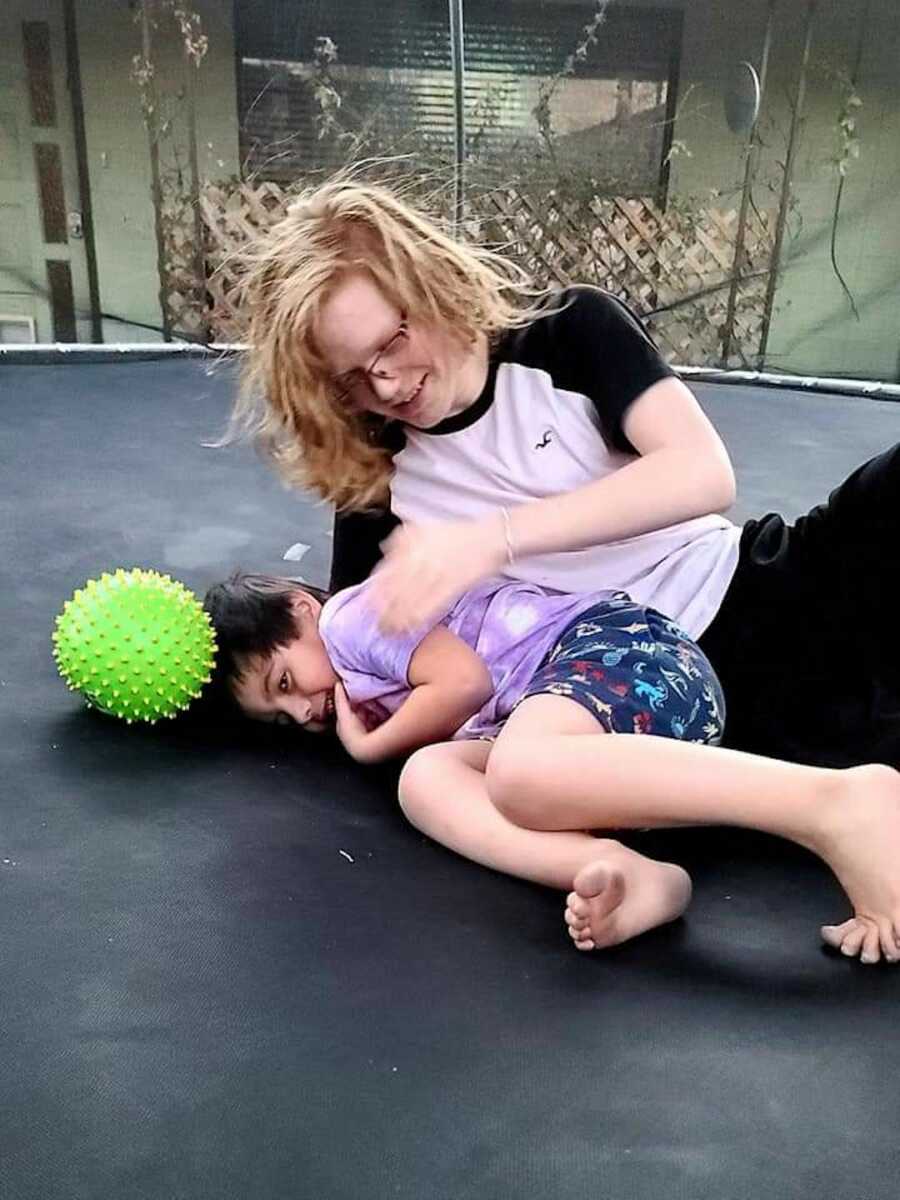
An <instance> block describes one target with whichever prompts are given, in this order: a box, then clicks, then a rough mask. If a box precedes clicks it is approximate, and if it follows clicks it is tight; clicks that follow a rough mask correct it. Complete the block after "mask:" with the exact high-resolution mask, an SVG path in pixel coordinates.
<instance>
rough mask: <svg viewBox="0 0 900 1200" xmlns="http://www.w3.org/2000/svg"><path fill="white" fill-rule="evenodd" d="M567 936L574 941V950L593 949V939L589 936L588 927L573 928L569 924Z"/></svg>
mask: <svg viewBox="0 0 900 1200" xmlns="http://www.w3.org/2000/svg"><path fill="white" fill-rule="evenodd" d="M569 937H570V938H571V939H572V941H573V942H574V943H575V949H576V950H593V949H594V946H595V942H594V939H593V938H592V937H591V931H590V930H589V929H575V928H574V927H573V926H571V925H570V926H569Z"/></svg>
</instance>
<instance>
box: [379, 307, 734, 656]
mask: <svg viewBox="0 0 900 1200" xmlns="http://www.w3.org/2000/svg"><path fill="white" fill-rule="evenodd" d="M548 309H549V310H550V312H549V315H547V316H546V317H540V318H538V319H537V320H535V321H533V322H532V323H531V324H530V325H528V326H526V327H525V328H522V329H515V330H512V331H510V332H509V333H508V334H506V335H505V336H504V337H503V339H502V341H501V342H500V343H499V345H498V346H497V348H496V350H495V351H494V352H493V353H492V355H491V361H490V368H489V373H488V379H487V382H486V384H485V387H484V390H483V392H482V394H481V396H480V397H479V398H478V400H477V401H476V402H475V403H474V404H473V405H471V406H470V407H469V408H467V409H466V410H465V411H464V412H462V413H460V414H458V415H457V416H455V417H450V418H448V419H447V420H446V421H443V422H442V423H441V424H440V425H438V426H435V427H434V428H433V429H429V430H419V429H413V428H410V427H407V428H406V430H405V446H404V448H403V449H402V450H400V451H399V453H398V454H397V455H396V456H395V459H394V463H395V468H396V471H395V475H394V478H393V480H392V483H391V508H392V510H393V512H394V514H395V515H396V516H397V517H398V518H399V519H400V520H401V521H404V522H412V523H415V524H423V523H425V522H430V521H452V520H465V519H468V518H477V517H480V516H484V515H487V514H488V513H490V512H492V511H493V512H495V511H496V510H497V508H498V507H500V506H501V505H505V506H507V507H509V508H514V507H516V506H517V505H520V504H525V503H528V502H529V501H532V500H541V499H544V498H546V497H548V496H556V495H560V494H562V493H565V492H570V491H573V490H574V489H576V488H579V487H582V486H584V485H585V484H588V483H592V482H593V481H595V480H597V479H602V478H604V477H605V476H607V475H610V474H612V473H613V472H614V471H617V470H618V469H619V468H620V467H623V466H625V465H626V464H627V463H629V462H631V461H633V460H634V458H635V457H636V452H635V450H634V447H633V446H631V444H630V443H629V441H628V439H627V437H626V436H625V431H624V429H623V421H624V417H625V414H626V412H627V411H628V408H629V406H630V405H631V404H632V403H633V402H634V400H636V399H637V397H638V396H640V395H641V394H642V393H643V392H645V391H646V390H647V389H648V388H649V387H651V386H652V385H653V384H654V383H657V382H659V381H660V380H661V379H666V378H668V377H672V376H675V372H674V371H673V370H672V369H671V368H670V367H669V366H668V365H667V364H666V362H665V361H664V360H663V358H662V357H661V355H660V354H659V351H658V350H657V349H656V347H655V346H654V344H653V342H652V341H651V339H650V337H649V336H648V334H647V333H646V331H645V330H644V328H643V326H642V325H641V323H640V321H639V320H638V319H637V318H636V317H635V316H634V315H633V314H632V313H631V312H630V311H629V309H628V308H627V307H626V306H625V305H624V304H622V303H621V301H619V300H617V299H616V298H615V297H614V296H611V295H610V294H609V293H607V292H604V291H602V290H600V289H599V288H593V287H586V286H577V287H571V288H567V289H565V290H564V291H562V292H559V293H557V294H555V295H554V296H552V297H550V299H549V301H548ZM740 534H741V531H740V529H739V528H738V527H737V526H735V525H734V524H733V523H732V522H731V521H728V520H726V518H725V517H722V516H718V515H712V516H706V517H697V518H695V519H693V520H690V521H682V522H679V523H678V524H676V525H670V526H667V527H666V528H664V529H660V530H656V531H654V532H651V533H643V534H639V535H638V536H636V537H630V538H623V539H621V540H620V541H615V542H608V543H606V544H604V545H596V546H589V547H586V548H585V549H582V550H572V551H564V552H556V553H553V554H540V555H534V556H532V557H529V558H523V559H521V560H518V561H516V563H515V564H513V565H512V566H510V567H507V568H506V569H505V574H506V575H508V576H509V577H511V578H514V579H524V580H529V581H531V582H533V583H536V584H539V585H541V586H542V587H549V588H555V589H557V590H559V591H564V592H595V591H599V590H602V589H605V588H610V589H617V590H621V591H625V592H627V593H628V594H629V595H630V596H631V597H632V598H633V599H634V600H636V601H638V602H639V603H641V604H646V605H650V606H651V607H653V608H657V609H659V610H660V611H661V612H663V613H665V614H666V615H667V616H669V617H671V618H672V619H673V620H674V621H676V622H677V623H678V624H679V625H680V626H681V627H682V628H683V629H684V630H685V631H686V632H687V633H688V634H690V635H691V636H692V637H694V638H696V637H699V636H700V634H701V633H702V632H703V630H704V629H706V627H707V626H708V625H709V623H710V622H711V621H712V619H713V617H714V616H715V614H716V611H717V610H718V608H719V605H720V604H721V601H722V597H723V596H724V594H725V591H726V589H727V587H728V585H729V583H730V582H731V578H732V576H733V574H734V571H735V568H736V566H737V561H738V545H739V540H740Z"/></svg>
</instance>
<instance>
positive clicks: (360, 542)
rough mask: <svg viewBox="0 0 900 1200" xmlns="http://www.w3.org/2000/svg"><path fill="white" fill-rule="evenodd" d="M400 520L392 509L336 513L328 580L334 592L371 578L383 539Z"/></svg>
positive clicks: (329, 586)
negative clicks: (329, 578)
mask: <svg viewBox="0 0 900 1200" xmlns="http://www.w3.org/2000/svg"><path fill="white" fill-rule="evenodd" d="M397 524H398V521H397V518H396V517H395V516H394V514H393V513H392V512H391V511H390V509H385V510H383V511H382V510H379V511H377V512H364V513H338V514H337V516H336V517H335V519H334V545H333V549H332V555H331V580H330V582H329V584H328V590H329V591H330V592H331V593H332V594H334V593H335V592H339V591H340V590H341V589H342V588H346V587H352V586H353V585H354V584H356V583H362V581H363V580H364V579H368V577H369V575H370V574H371V573H372V571H373V569H374V568H375V564H376V563H377V562H378V561H379V560H380V558H381V550H380V546H381V543H382V542H383V541H384V539H385V538H386V537H387V536H388V534H389V533H390V532H391V530H392V529H394V528H395V526H396V525H397Z"/></svg>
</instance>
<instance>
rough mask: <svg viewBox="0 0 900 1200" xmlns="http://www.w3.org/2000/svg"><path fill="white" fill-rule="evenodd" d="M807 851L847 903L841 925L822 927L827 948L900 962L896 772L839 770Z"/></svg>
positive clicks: (899, 779) (899, 792) (899, 778)
mask: <svg viewBox="0 0 900 1200" xmlns="http://www.w3.org/2000/svg"><path fill="white" fill-rule="evenodd" d="M841 777H842V778H841V784H840V788H839V792H840V793H841V794H837V795H835V796H834V797H833V798H831V800H830V801H829V804H828V808H827V810H826V811H825V813H824V814H823V816H824V818H825V819H824V821H823V826H824V828H823V830H822V832H821V836H820V837H819V838H817V839H816V842H815V844H814V845H813V849H815V850H817V851H818V853H820V854H821V855H822V857H823V858H824V859H825V861H826V862H827V863H828V865H829V866H830V867H831V869H832V871H834V873H835V875H836V876H837V877H838V879H839V880H840V883H841V886H842V887H843V889H844V891H845V892H846V893H847V896H848V898H849V900H850V903H851V904H852V906H853V916H852V917H851V918H850V920H849V921H844V922H843V924H841V925H823V926H822V929H821V933H822V938H823V939H824V941H825V942H827V943H828V945H829V946H833V947H834V948H835V949H836V950H840V951H841V953H842V954H846V955H847V956H848V957H849V958H857V957H858V958H859V960H860V962H864V963H877V962H879V961H880V960H881V959H882V958H883V959H885V961H886V962H891V963H894V962H897V961H898V960H900V773H898V772H897V771H895V770H893V768H891V767H885V766H877V765H873V766H867V767H853V768H851V769H850V770H847V771H842V772H841Z"/></svg>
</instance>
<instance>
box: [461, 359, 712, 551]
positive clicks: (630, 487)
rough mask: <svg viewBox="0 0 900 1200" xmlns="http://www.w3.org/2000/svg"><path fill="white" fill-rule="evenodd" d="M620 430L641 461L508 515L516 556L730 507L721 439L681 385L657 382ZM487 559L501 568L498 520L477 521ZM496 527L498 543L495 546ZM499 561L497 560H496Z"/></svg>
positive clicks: (587, 543)
mask: <svg viewBox="0 0 900 1200" xmlns="http://www.w3.org/2000/svg"><path fill="white" fill-rule="evenodd" d="M623 428H624V431H625V434H626V436H627V437H628V440H629V441H630V442H631V444H632V445H633V446H634V448H635V449H636V450H637V452H638V454H639V455H640V457H639V458H636V459H635V460H634V461H633V462H630V463H628V465H627V466H624V467H621V468H620V469H619V470H618V471H614V472H613V473H612V474H611V475H607V476H606V477H605V478H604V479H598V480H597V481H596V482H595V483H589V484H586V485H585V486H584V487H581V488H577V489H576V490H575V491H573V492H568V493H565V494H563V495H561V496H551V497H549V498H548V499H546V500H538V501H535V502H533V503H531V504H523V505H521V506H520V507H517V508H514V509H511V510H510V533H511V540H512V544H513V549H514V551H515V554H516V555H517V556H518V557H521V558H525V557H527V556H530V555H533V554H546V553H550V552H553V551H559V550H580V549H582V548H583V547H585V546H594V545H598V544H600V543H603V542H614V541H618V540H619V539H620V538H627V537H634V536H636V535H637V534H640V533H647V532H649V531H650V530H653V529H662V528H664V527H665V526H667V525H675V524H677V523H678V522H679V521H687V520H690V519H691V518H692V517H702V516H706V515H707V514H708V513H712V512H721V511H722V510H723V509H727V508H730V507H731V505H732V504H733V503H734V498H735V480H734V471H733V470H732V467H731V461H730V459H729V457H728V451H727V450H726V449H725V446H724V444H723V443H722V439H721V438H720V437H719V435H718V433H717V432H716V430H715V428H714V427H713V425H712V423H711V422H710V421H709V419H708V418H707V416H706V415H705V414H704V412H703V410H702V409H701V408H700V405H699V404H698V403H697V401H696V399H695V398H694V395H693V393H692V392H691V391H690V390H689V389H688V388H687V387H685V385H684V384H683V383H682V382H681V380H680V379H673V378H669V379H661V380H660V381H659V382H658V383H655V384H653V386H652V387H649V388H648V389H647V391H645V392H643V393H642V394H641V395H640V396H638V398H637V399H636V400H635V401H634V403H633V404H632V405H631V407H630V408H629V409H628V412H627V413H626V416H625V420H624V422H623ZM479 524H480V525H481V526H482V529H483V530H484V541H485V552H486V554H487V553H489V552H490V549H491V546H490V539H491V532H489V531H492V536H493V542H494V546H493V557H494V561H495V564H496V566H497V567H499V566H502V565H503V564H504V563H505V561H506V545H505V541H504V537H505V534H504V530H503V527H502V526H503V522H502V519H501V520H499V521H498V519H497V518H494V517H492V518H490V519H489V520H487V521H484V522H479ZM498 524H499V525H500V527H501V528H500V530H499V540H500V543H501V544H500V545H497V544H496V543H497V541H498V531H497V525H498ZM498 560H499V561H498Z"/></svg>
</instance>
